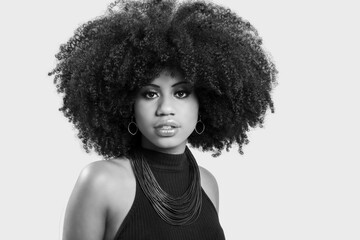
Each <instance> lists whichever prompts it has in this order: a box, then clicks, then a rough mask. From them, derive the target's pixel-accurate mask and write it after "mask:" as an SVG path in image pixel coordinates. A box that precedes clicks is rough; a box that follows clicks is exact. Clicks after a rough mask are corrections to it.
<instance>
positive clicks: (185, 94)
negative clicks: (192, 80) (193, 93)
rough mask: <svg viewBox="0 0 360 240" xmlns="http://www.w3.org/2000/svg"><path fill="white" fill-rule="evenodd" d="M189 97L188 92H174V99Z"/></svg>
mask: <svg viewBox="0 0 360 240" xmlns="http://www.w3.org/2000/svg"><path fill="white" fill-rule="evenodd" d="M189 95H190V91H186V90H180V91H177V92H175V97H177V98H186V97H188V96H189Z"/></svg>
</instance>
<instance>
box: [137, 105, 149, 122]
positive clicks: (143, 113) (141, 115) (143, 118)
mask: <svg viewBox="0 0 360 240" xmlns="http://www.w3.org/2000/svg"><path fill="white" fill-rule="evenodd" d="M148 111H149V108H148V107H146V104H144V103H143V102H142V101H139V102H135V104H134V115H135V121H136V124H138V125H144V124H145V123H146V122H148V121H147V113H148ZM138 127H141V126H138Z"/></svg>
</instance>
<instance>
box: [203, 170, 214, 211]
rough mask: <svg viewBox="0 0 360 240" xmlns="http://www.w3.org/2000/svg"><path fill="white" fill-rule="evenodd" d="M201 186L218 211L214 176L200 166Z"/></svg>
mask: <svg viewBox="0 0 360 240" xmlns="http://www.w3.org/2000/svg"><path fill="white" fill-rule="evenodd" d="M200 175H201V187H202V188H203V189H204V191H205V193H206V194H207V195H208V197H209V198H210V200H211V202H212V203H213V204H214V206H215V208H216V211H217V212H219V187H218V184H217V181H216V179H215V177H214V176H213V175H212V174H211V173H210V172H209V171H208V170H206V169H205V168H203V167H200Z"/></svg>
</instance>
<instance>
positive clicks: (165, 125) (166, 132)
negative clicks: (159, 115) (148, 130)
mask: <svg viewBox="0 0 360 240" xmlns="http://www.w3.org/2000/svg"><path fill="white" fill-rule="evenodd" d="M154 127H155V132H156V134H157V135H158V136H160V137H172V136H174V135H175V134H176V133H177V132H178V129H179V128H180V124H179V123H177V122H176V121H174V120H164V121H160V122H159V123H157V124H155V126H154Z"/></svg>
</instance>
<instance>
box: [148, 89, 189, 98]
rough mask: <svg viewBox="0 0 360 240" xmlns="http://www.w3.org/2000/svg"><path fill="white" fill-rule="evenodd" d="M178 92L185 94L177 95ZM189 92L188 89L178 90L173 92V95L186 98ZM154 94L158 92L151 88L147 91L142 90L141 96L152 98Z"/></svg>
mask: <svg viewBox="0 0 360 240" xmlns="http://www.w3.org/2000/svg"><path fill="white" fill-rule="evenodd" d="M179 93H182V94H184V95H185V96H182V97H181V96H179V95H178V94H179ZM150 94H153V95H152V96H149V95H150ZM190 94H191V91H189V90H178V91H176V92H175V94H174V95H175V97H177V98H179V99H184V98H187V97H189V95H190ZM154 95H158V93H157V92H156V91H153V90H148V91H144V92H143V93H142V96H143V97H144V98H145V99H154V98H155V97H154Z"/></svg>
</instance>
